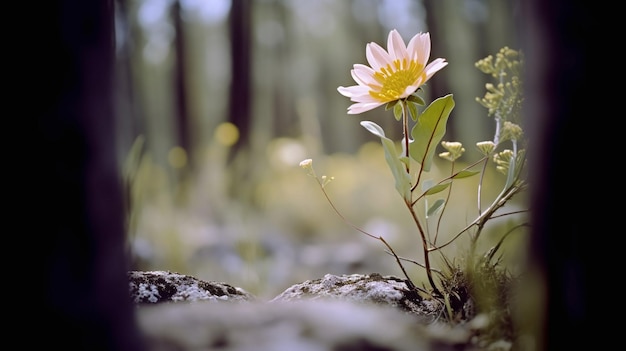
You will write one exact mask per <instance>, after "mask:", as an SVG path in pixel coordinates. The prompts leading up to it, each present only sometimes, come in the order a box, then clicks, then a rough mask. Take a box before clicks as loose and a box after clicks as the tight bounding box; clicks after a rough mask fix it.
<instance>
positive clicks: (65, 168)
mask: <svg viewBox="0 0 626 351" xmlns="http://www.w3.org/2000/svg"><path fill="white" fill-rule="evenodd" d="M113 6H114V5H113V0H99V1H80V0H63V1H55V2H45V3H43V4H39V7H38V8H37V11H31V15H34V16H35V17H37V18H36V19H35V20H33V23H36V24H40V25H41V28H38V29H35V30H32V31H30V32H29V33H32V34H28V35H26V36H25V37H24V40H27V41H28V43H36V45H33V47H34V48H36V50H37V51H36V52H33V53H26V54H25V55H24V57H25V58H27V59H28V58H30V57H37V58H39V59H38V61H37V64H33V65H30V66H29V67H28V72H29V73H33V75H34V76H35V77H36V80H37V82H38V83H37V85H36V86H35V85H33V88H34V89H32V90H30V91H29V96H28V97H29V98H30V99H32V100H33V102H35V101H36V103H35V104H33V106H30V107H26V108H30V109H35V110H36V114H37V115H38V120H37V128H36V130H35V140H38V142H40V143H41V146H42V147H41V149H40V150H39V151H40V152H41V153H42V154H41V155H38V157H37V158H36V161H35V162H36V163H37V170H36V174H37V177H38V181H37V186H39V187H41V188H40V189H38V190H39V191H38V195H39V196H38V198H37V201H36V202H35V203H36V204H37V205H36V206H37V207H36V208H35V209H34V211H33V212H30V213H28V215H29V216H33V217H34V218H33V220H34V221H35V222H37V223H41V224H40V226H41V227H40V228H37V230H35V231H32V235H33V236H36V238H37V241H38V245H39V246H40V247H43V248H44V250H45V251H44V253H43V254H42V256H41V258H42V259H43V262H41V264H40V265H39V266H36V267H37V269H36V276H37V277H39V276H40V277H41V278H42V279H41V281H40V283H41V285H39V284H38V285H37V286H43V289H38V288H36V287H32V289H33V290H37V291H38V292H39V291H41V293H42V294H43V295H42V296H40V297H39V298H38V299H35V300H33V301H30V302H34V303H39V302H41V303H42V304H43V305H44V306H43V308H42V309H41V310H39V309H36V310H35V311H36V312H35V313H36V315H37V317H36V320H37V321H36V325H39V326H41V327H42V328H44V329H50V330H51V331H52V332H51V333H47V336H46V338H45V341H41V340H40V341H41V342H44V343H45V347H46V348H49V349H59V350H110V351H114V350H124V351H126V350H128V351H130V350H142V349H143V345H142V343H141V342H140V337H139V333H138V331H137V328H136V326H135V324H134V317H133V310H132V308H131V302H130V298H129V296H128V280H127V278H126V272H127V269H128V266H127V260H126V257H125V256H124V217H123V216H124V214H123V202H122V194H121V188H120V176H119V175H120V172H119V169H118V160H117V158H116V142H117V140H116V138H115V133H114V131H115V126H114V124H115V123H114V121H115V118H114V111H115V110H114V107H113V79H114V78H113V77H114V69H113V65H114V52H115V51H114V43H115V37H114V27H113ZM42 52H45V57H44V58H43V59H42V58H41V53H42ZM31 82H32V80H31ZM30 302H29V303H30ZM30 328H32V329H31V330H30V331H29V332H30V333H38V332H39V330H38V329H37V327H36V326H34V325H31V326H30ZM32 342H33V341H31V340H26V341H25V343H27V344H29V343H32ZM35 342H37V341H35Z"/></svg>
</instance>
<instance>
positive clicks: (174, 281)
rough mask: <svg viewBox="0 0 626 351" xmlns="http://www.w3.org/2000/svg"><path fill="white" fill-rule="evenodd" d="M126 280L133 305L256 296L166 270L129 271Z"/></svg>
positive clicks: (235, 288) (242, 299) (243, 298)
mask: <svg viewBox="0 0 626 351" xmlns="http://www.w3.org/2000/svg"><path fill="white" fill-rule="evenodd" d="M128 280H129V289H130V297H131V299H132V301H133V302H135V303H137V304H145V303H147V304H154V303H161V302H181V301H201V300H209V301H249V300H255V299H256V297H255V296H254V295H252V294H250V293H249V292H247V291H245V290H244V289H242V288H239V287H234V286H231V285H229V284H226V283H222V282H213V281H204V280H200V279H197V278H194V277H191V276H188V275H183V274H178V273H173V272H168V271H130V272H128Z"/></svg>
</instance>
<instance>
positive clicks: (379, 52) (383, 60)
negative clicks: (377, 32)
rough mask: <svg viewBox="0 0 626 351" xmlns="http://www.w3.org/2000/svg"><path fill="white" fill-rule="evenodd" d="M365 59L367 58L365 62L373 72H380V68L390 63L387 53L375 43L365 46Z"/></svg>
mask: <svg viewBox="0 0 626 351" xmlns="http://www.w3.org/2000/svg"><path fill="white" fill-rule="evenodd" d="M365 57H367V62H369V64H370V66H371V67H372V68H373V69H374V71H380V69H381V68H382V67H385V66H387V65H388V64H390V63H391V62H392V60H391V58H390V57H389V54H388V53H387V51H385V49H383V48H382V47H381V46H380V45H378V44H376V43H369V44H367V47H366V48H365Z"/></svg>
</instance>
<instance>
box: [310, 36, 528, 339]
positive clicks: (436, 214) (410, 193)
mask: <svg viewBox="0 0 626 351" xmlns="http://www.w3.org/2000/svg"><path fill="white" fill-rule="evenodd" d="M522 63H523V61H522V55H521V54H520V53H519V52H517V51H514V50H511V49H509V48H506V47H505V48H503V49H502V50H501V51H500V52H499V53H498V54H497V55H496V58H495V60H494V58H493V57H492V56H489V57H487V58H485V59H483V60H480V61H478V62H477V63H476V67H478V68H479V69H480V70H481V71H483V72H484V73H487V74H490V75H491V76H492V77H494V78H496V79H498V82H497V83H496V84H495V85H494V84H487V86H486V90H487V92H486V94H485V96H484V97H483V98H482V99H477V101H478V102H479V103H480V104H481V105H483V106H484V107H485V108H487V110H488V111H487V115H488V116H490V117H493V119H494V122H495V125H496V128H495V129H496V130H495V134H494V137H493V140H489V141H479V142H477V143H476V147H477V148H478V149H479V150H480V151H481V153H482V155H483V156H482V158H480V159H479V160H477V161H475V162H473V163H471V164H469V165H467V166H465V167H462V168H461V169H460V170H455V166H456V160H457V159H458V158H459V157H461V155H462V154H463V153H464V152H465V148H464V147H463V145H462V144H461V143H459V142H455V141H442V139H443V137H444V135H445V133H446V125H447V122H448V118H449V117H450V114H451V113H452V111H453V109H454V107H455V102H454V99H453V95H452V94H448V95H445V96H443V97H440V98H437V99H435V100H434V101H432V102H431V103H430V104H429V105H427V106H426V103H425V102H424V100H423V99H422V98H421V97H419V96H418V95H417V94H412V95H409V96H408V97H406V98H403V99H399V100H396V101H392V102H388V103H387V104H386V109H390V108H393V114H394V117H395V119H396V120H397V121H401V128H402V131H403V138H402V140H401V141H400V144H401V145H402V153H398V151H397V148H396V144H395V143H394V142H393V141H392V140H391V139H389V138H387V137H386V136H385V132H384V130H383V129H382V128H381V127H380V126H379V125H377V124H375V123H374V122H370V121H363V122H361V125H362V126H363V127H364V128H366V129H367V130H368V131H369V132H371V133H372V134H374V135H376V136H378V137H379V138H380V139H381V142H382V144H383V147H384V150H385V160H386V161H387V165H388V166H389V168H390V170H391V173H392V174H393V177H394V179H395V183H396V191H397V192H398V193H399V194H400V195H401V197H402V199H403V200H404V203H405V205H406V208H407V210H408V211H409V213H410V214H411V218H412V219H413V221H414V224H415V229H416V231H417V233H418V234H419V236H420V239H421V242H422V245H421V247H422V248H423V259H424V263H423V264H421V263H417V261H414V260H410V259H404V258H400V257H398V256H397V255H396V254H395V252H394V251H393V249H392V248H391V247H390V246H389V244H388V243H387V242H386V241H385V240H384V239H383V238H382V237H378V236H375V235H372V234H369V233H367V232H365V231H363V230H361V229H358V230H359V231H361V232H362V233H364V234H366V235H368V236H370V237H372V238H375V239H378V240H380V241H381V242H382V243H383V244H384V245H385V246H386V247H387V248H388V252H389V253H390V254H391V255H392V256H394V257H395V259H396V261H397V263H398V265H399V266H400V268H401V269H402V272H403V273H404V274H405V276H406V278H407V280H408V281H409V282H411V284H409V285H410V286H415V287H416V286H419V285H420V284H415V283H412V281H411V278H410V277H409V276H408V274H407V271H406V270H405V268H404V266H403V262H411V263H416V264H418V265H419V266H420V267H423V268H424V270H425V273H426V277H427V278H428V283H429V284H430V289H429V290H422V289H418V288H416V289H418V290H419V291H420V292H421V293H423V294H426V296H427V297H430V298H433V299H435V300H437V301H439V302H440V303H441V304H442V305H443V306H445V308H444V310H445V311H446V315H447V318H448V320H449V321H451V322H458V321H463V320H468V319H470V318H474V317H476V316H478V315H489V317H488V319H489V323H490V330H492V331H493V330H498V328H500V327H502V328H504V329H506V330H507V331H510V330H511V326H510V321H511V316H510V314H509V310H508V308H507V306H508V305H507V304H508V303H509V290H510V285H511V280H512V279H511V277H510V275H509V274H508V272H506V271H505V270H502V269H500V266H499V264H500V263H501V257H502V255H500V256H497V253H498V252H499V250H500V249H501V248H502V247H503V242H504V240H505V239H506V238H507V237H509V236H510V234H511V233H512V232H514V231H517V230H518V229H521V228H523V227H525V226H526V224H525V223H522V224H519V225H516V226H514V227H512V228H508V229H507V230H506V231H505V232H501V233H499V239H498V240H497V243H496V245H493V246H491V247H490V248H489V249H487V250H486V251H484V252H483V251H482V247H481V246H480V240H479V239H480V238H481V234H482V233H483V232H484V230H485V227H486V226H487V224H488V223H490V222H491V221H492V220H493V219H495V218H499V217H503V216H508V215H513V214H520V213H524V212H527V209H522V210H515V211H510V212H501V211H500V210H501V209H503V208H505V207H506V206H507V204H508V203H509V201H510V200H511V199H512V198H513V197H514V196H515V195H517V194H519V193H520V192H522V191H523V190H524V189H525V188H526V181H525V177H524V166H525V163H526V154H525V149H524V145H525V140H524V138H523V136H524V134H523V130H522V128H521V127H520V126H519V125H518V124H517V123H515V122H514V121H515V120H517V119H518V118H519V117H520V115H521V103H522V101H523V94H522V93H523V90H522V86H523V85H522V81H521V72H522V68H523V67H522ZM422 106H426V107H425V109H424V110H423V111H421V112H420V110H419V108H421V107H422ZM409 116H410V117H411V118H409ZM411 120H412V121H413V122H414V124H413V126H412V128H409V127H410V123H411V122H410V121H411ZM409 130H411V132H410V135H408V134H409V133H408V131H409ZM439 145H441V146H442V147H443V148H444V149H445V150H446V151H445V152H441V153H440V154H439V156H440V158H441V159H443V160H446V161H448V162H449V165H450V173H449V175H448V176H443V177H442V178H441V179H439V180H438V181H434V180H433V179H422V178H423V177H424V175H425V174H426V173H428V172H431V170H433V166H434V164H435V162H434V156H435V152H436V149H437V147H438V146H439ZM414 162H416V163H418V164H419V165H420V167H419V168H418V169H417V171H413V168H412V166H413V163H414ZM489 165H491V166H492V167H493V169H495V170H497V171H498V172H500V173H501V174H502V175H503V176H504V177H505V178H504V179H503V180H504V181H503V182H502V183H498V184H503V186H502V188H501V189H499V191H498V189H493V190H496V191H495V193H497V196H495V198H494V199H492V200H491V201H486V199H485V198H484V197H483V192H484V191H485V190H484V188H489V187H492V183H489V182H487V181H486V180H485V179H486V170H487V168H488V166H489ZM476 175H479V176H480V177H479V179H478V184H477V189H476V197H477V199H478V202H477V208H476V212H475V213H477V215H476V217H475V218H474V219H473V220H470V221H469V224H468V225H467V226H465V227H464V228H463V229H461V230H459V231H458V232H457V233H452V234H450V233H446V234H448V235H447V236H446V237H447V239H446V240H447V241H446V242H443V243H441V242H438V240H439V234H440V233H439V230H440V228H441V227H440V224H441V222H442V221H444V218H445V214H446V209H447V208H451V207H460V208H462V209H463V208H464V209H467V208H471V207H472V206H473V204H471V203H469V202H467V201H465V199H464V198H463V197H461V198H458V197H453V196H452V190H453V185H454V184H455V182H456V181H460V180H464V179H467V178H470V177H473V176H476ZM420 185H421V186H420ZM416 189H421V193H420V192H417V190H416ZM322 190H323V189H322ZM326 196H327V198H328V195H326ZM441 196H443V197H441ZM453 200H454V201H453ZM329 201H330V199H329ZM483 201H485V204H483ZM431 203H432V204H431ZM333 207H334V206H333ZM419 208H423V212H419V211H418V209H419ZM499 211H500V212H499ZM419 213H421V214H422V215H420V214H419ZM434 221H436V226H434V229H431V228H432V224H431V222H434ZM433 230H434V233H433V232H432V231H433ZM433 234H434V235H433ZM462 236H465V237H467V239H468V240H469V247H468V248H467V250H466V254H465V255H464V256H463V258H462V260H461V261H463V262H465V264H463V265H459V264H456V263H453V262H455V261H456V260H451V259H449V258H448V256H447V255H446V254H445V253H444V252H443V251H442V250H443V249H444V248H446V247H447V246H449V245H451V244H452V243H453V242H456V241H457V240H458V239H459V238H460V237H462ZM434 252H438V253H440V257H441V260H442V261H443V263H444V264H445V265H444V267H443V268H444V269H443V270H442V269H436V268H435V267H434V264H433V263H432V262H431V255H432V254H433V253H434ZM496 257H497V259H496ZM434 273H437V274H438V277H439V279H435V274H434ZM468 306H474V308H475V310H472V311H470V310H469V309H468ZM494 307H495V308H497V309H498V311H497V313H495V314H493V313H490V312H488V311H489V309H493V308H494ZM494 315H495V318H494V317H493V316H494ZM498 333H500V334H502V333H505V332H498ZM507 337H511V335H507Z"/></svg>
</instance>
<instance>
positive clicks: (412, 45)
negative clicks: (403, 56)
mask: <svg viewBox="0 0 626 351" xmlns="http://www.w3.org/2000/svg"><path fill="white" fill-rule="evenodd" d="M407 50H408V52H409V55H410V56H411V58H412V59H413V60H416V61H417V62H419V63H421V64H422V65H426V62H428V58H429V57H430V33H419V34H416V35H415V36H414V37H413V38H411V41H410V42H409V47H408V49H407Z"/></svg>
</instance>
